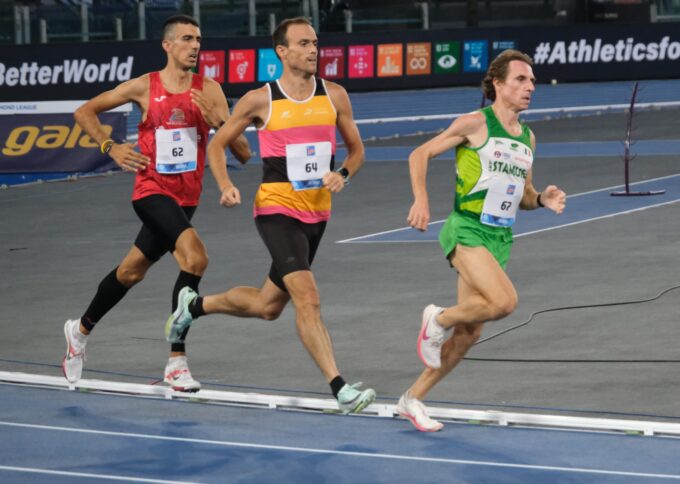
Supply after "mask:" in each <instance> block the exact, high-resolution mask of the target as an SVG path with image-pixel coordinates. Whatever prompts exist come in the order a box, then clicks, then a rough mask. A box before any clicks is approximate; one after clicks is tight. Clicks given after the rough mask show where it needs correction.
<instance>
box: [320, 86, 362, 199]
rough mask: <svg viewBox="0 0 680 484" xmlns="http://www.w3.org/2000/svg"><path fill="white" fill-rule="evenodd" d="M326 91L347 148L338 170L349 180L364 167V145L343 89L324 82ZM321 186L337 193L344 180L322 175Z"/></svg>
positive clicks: (340, 176) (337, 175) (331, 174)
mask: <svg viewBox="0 0 680 484" xmlns="http://www.w3.org/2000/svg"><path fill="white" fill-rule="evenodd" d="M326 89H327V90H328V96H329V97H330V99H331V102H332V103H333V106H335V111H336V113H337V119H336V126H337V127H338V131H340V136H342V140H343V141H344V142H345V148H347V158H345V160H344V161H343V163H342V165H341V166H340V168H346V169H347V171H349V177H350V178H351V177H353V176H354V175H356V174H357V172H358V171H359V170H360V169H361V167H362V166H363V165H364V153H365V150H364V143H363V141H361V135H360V134H359V128H357V125H356V123H355V122H354V114H353V113H352V103H351V102H350V100H349V96H348V95H347V91H345V88H344V87H342V86H340V85H338V84H335V83H334V82H326ZM323 185H324V186H325V187H326V188H328V189H329V190H330V191H331V192H333V193H338V192H339V191H341V190H342V189H343V188H344V187H345V180H344V178H343V177H342V175H340V174H339V173H336V172H330V173H326V174H325V175H324V177H323Z"/></svg>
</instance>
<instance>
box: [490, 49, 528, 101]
mask: <svg viewBox="0 0 680 484" xmlns="http://www.w3.org/2000/svg"><path fill="white" fill-rule="evenodd" d="M535 84H536V78H535V77H534V72H533V70H532V69H531V66H530V65H529V64H527V63H526V62H522V61H519V60H513V61H510V64H509V65H508V74H507V76H506V77H505V80H504V81H495V82H494V86H495V87H496V97H497V98H498V99H500V100H502V101H503V102H505V103H507V104H509V105H510V106H512V107H513V108H515V109H517V111H524V110H525V109H527V108H528V107H529V103H530V102H531V96H532V94H533V93H534V91H535V90H536V85H535Z"/></svg>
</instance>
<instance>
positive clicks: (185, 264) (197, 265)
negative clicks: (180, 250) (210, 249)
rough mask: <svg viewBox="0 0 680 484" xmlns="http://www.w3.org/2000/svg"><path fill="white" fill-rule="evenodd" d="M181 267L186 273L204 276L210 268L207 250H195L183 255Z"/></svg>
mask: <svg viewBox="0 0 680 484" xmlns="http://www.w3.org/2000/svg"><path fill="white" fill-rule="evenodd" d="M180 266H181V267H182V270H183V271H185V272H189V273H191V274H197V275H203V273H204V272H205V270H206V269H207V268H208V253H207V251H206V250H205V249H200V250H193V251H191V252H186V253H184V254H182V256H181V259H180Z"/></svg>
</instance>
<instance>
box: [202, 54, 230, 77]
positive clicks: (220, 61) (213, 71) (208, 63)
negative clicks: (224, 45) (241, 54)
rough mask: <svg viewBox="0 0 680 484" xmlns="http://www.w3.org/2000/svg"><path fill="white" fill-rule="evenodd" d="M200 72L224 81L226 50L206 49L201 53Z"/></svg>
mask: <svg viewBox="0 0 680 484" xmlns="http://www.w3.org/2000/svg"><path fill="white" fill-rule="evenodd" d="M198 58H199V65H200V71H199V72H200V73H201V75H202V76H204V77H209V78H211V79H214V80H215V81H217V82H218V83H220V84H222V83H223V82H224V65H225V64H224V51H223V50H206V51H203V52H201V53H200V54H199V57H198Z"/></svg>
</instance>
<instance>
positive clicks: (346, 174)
mask: <svg viewBox="0 0 680 484" xmlns="http://www.w3.org/2000/svg"><path fill="white" fill-rule="evenodd" d="M335 173H337V174H339V175H340V176H341V177H342V178H343V179H344V180H345V185H349V170H348V169H347V168H345V167H342V168H338V169H337V170H335Z"/></svg>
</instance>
